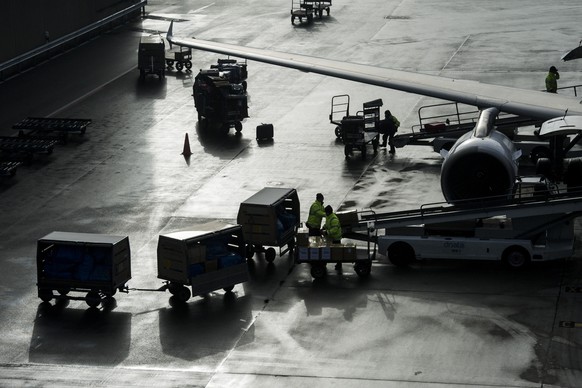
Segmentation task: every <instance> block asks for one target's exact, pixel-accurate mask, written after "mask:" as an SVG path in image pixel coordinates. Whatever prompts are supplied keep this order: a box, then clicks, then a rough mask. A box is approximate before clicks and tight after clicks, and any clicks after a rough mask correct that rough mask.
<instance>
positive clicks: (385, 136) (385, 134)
mask: <svg viewBox="0 0 582 388" xmlns="http://www.w3.org/2000/svg"><path fill="white" fill-rule="evenodd" d="M378 126H379V129H380V131H379V132H380V133H381V134H382V147H386V140H388V144H389V145H390V151H389V152H390V153H391V154H393V153H395V152H396V149H395V148H394V144H393V143H392V138H393V137H394V135H395V134H396V131H398V127H399V126H400V121H398V119H397V118H396V117H394V116H392V113H390V111H389V110H386V111H385V112H384V120H380V122H379V123H378Z"/></svg>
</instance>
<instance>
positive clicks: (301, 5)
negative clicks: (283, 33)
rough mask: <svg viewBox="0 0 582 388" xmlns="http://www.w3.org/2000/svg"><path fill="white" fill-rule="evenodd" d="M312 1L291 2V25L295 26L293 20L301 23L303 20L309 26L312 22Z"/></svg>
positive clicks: (294, 0)
mask: <svg viewBox="0 0 582 388" xmlns="http://www.w3.org/2000/svg"><path fill="white" fill-rule="evenodd" d="M313 12H314V9H313V1H309V0H291V24H295V18H298V19H299V22H300V23H303V18H305V19H306V20H307V23H308V24H310V23H311V22H313Z"/></svg>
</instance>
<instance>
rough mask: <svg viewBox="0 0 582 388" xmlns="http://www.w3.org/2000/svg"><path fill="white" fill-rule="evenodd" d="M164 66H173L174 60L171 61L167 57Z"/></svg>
mask: <svg viewBox="0 0 582 388" xmlns="http://www.w3.org/2000/svg"><path fill="white" fill-rule="evenodd" d="M166 66H168V67H173V66H174V61H171V60H169V59H168V60H167V61H166Z"/></svg>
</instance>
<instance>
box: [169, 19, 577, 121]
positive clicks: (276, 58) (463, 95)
mask: <svg viewBox="0 0 582 388" xmlns="http://www.w3.org/2000/svg"><path fill="white" fill-rule="evenodd" d="M172 27H173V22H172V24H171V25H170V28H169V30H168V34H167V39H168V41H169V42H171V43H172V44H175V45H178V46H185V47H191V48H194V49H198V50H204V51H210V52H215V53H219V54H224V55H231V56H235V57H240V58H246V59H249V60H253V61H258V62H265V63H270V64H273V65H277V66H284V67H288V68H292V69H297V70H301V71H304V72H309V73H318V74H323V75H327V76H331V77H337V78H343V79H347V80H350V81H355V82H361V83H365V84H370V85H376V86H381V87H385V88H388V89H395V90H400V91H403V92H408V93H414V94H419V95H424V96H429V97H435V98H440V99H443V100H448V101H456V102H460V103H463V104H467V105H472V106H476V107H478V108H480V109H484V108H490V107H494V108H497V109H499V111H501V112H505V113H511V114H515V115H519V116H525V117H531V118H535V119H542V120H547V119H551V118H554V117H558V116H564V114H565V112H566V111H567V112H568V115H570V114H572V115H582V105H581V103H580V100H579V99H577V98H573V97H568V96H562V95H559V94H553V93H546V92H540V91H535V90H525V89H518V88H512V87H507V86H499V85H492V84H484V83H481V82H478V81H470V80H462V79H452V78H446V77H440V76H434V75H428V74H420V73H412V72H407V71H401V70H392V69H387V68H383V67H377V66H370V65H362V64H356V63H349V62H343V61H338V60H331V59H323V58H317V57H311V56H307V55H300V54H290V53H282V52H278V51H272V50H264V49H258V48H251V47H243V46H237V45H233V44H227V43H217V42H212V41H206V40H200V39H194V38H179V37H175V36H173V34H172Z"/></svg>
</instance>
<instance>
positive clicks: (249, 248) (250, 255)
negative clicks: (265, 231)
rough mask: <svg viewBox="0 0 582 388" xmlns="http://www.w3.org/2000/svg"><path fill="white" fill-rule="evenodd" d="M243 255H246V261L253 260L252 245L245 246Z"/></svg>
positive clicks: (253, 251)
mask: <svg viewBox="0 0 582 388" xmlns="http://www.w3.org/2000/svg"><path fill="white" fill-rule="evenodd" d="M245 253H246V256H247V259H252V258H253V256H254V255H255V247H253V244H247V245H246V249H245Z"/></svg>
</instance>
